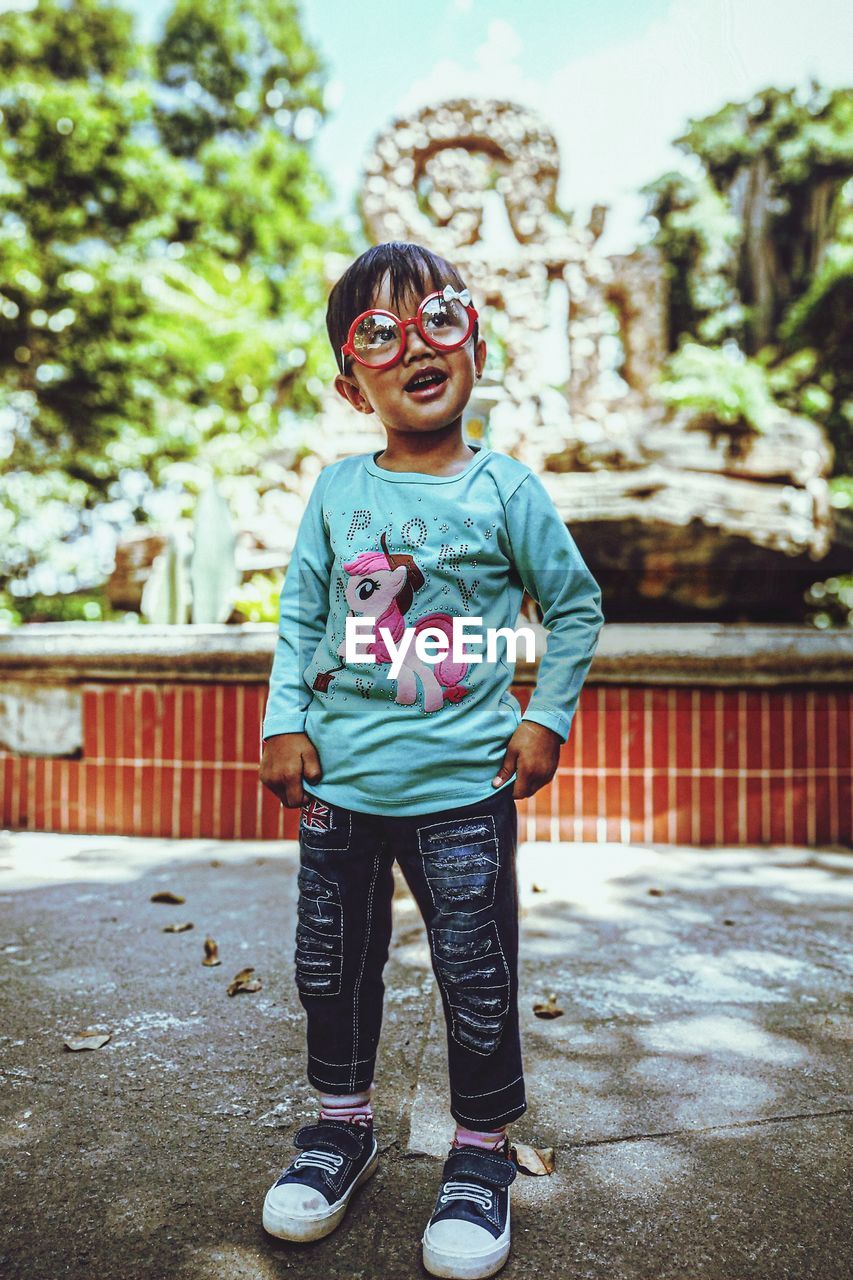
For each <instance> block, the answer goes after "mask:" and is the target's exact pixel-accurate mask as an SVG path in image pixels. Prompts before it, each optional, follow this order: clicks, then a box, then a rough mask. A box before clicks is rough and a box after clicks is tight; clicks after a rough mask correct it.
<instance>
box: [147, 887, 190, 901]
mask: <svg viewBox="0 0 853 1280" xmlns="http://www.w3.org/2000/svg"><path fill="white" fill-rule="evenodd" d="M151 901H152V902H186V898H182V897H181V895H180V894H179V893H172V890H171V889H161V890H160V892H159V893H152V895H151Z"/></svg>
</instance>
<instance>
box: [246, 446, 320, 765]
mask: <svg viewBox="0 0 853 1280" xmlns="http://www.w3.org/2000/svg"><path fill="white" fill-rule="evenodd" d="M326 483H327V481H326V479H325V474H324V472H322V471H321V472H320V475H319V476H318V477H317V480H316V482H315V484H314V488H313V489H312V490H311V495H310V497H309V499H308V502H307V505H306V507H305V510H304V512H303V513H302V519H301V521H300V524H299V529H298V530H297V534H296V541H295V543H294V546H293V554H292V555H291V557H290V563H289V564H288V566H287V571H286V573H285V575H284V582H283V583H282V588H281V595H280V597H279V620H278V639H277V641H276V647H275V655H274V657H273V664H272V670H271V672H270V681H269V697H268V699H267V707H266V712H265V714H264V721H263V727H262V729H261V737H262V739H264V740H266V739H267V738H271V737H273V736H274V735H275V734H277V733H301V732H302V731H303V730H304V728H305V715H306V712H307V710H308V707H309V706H310V703H311V699H312V697H313V693H312V691H311V688H310V686H309V685H308V682H307V681H306V680H305V679H304V678H303V672H304V671H305V669H306V667H307V666H308V664H309V663H310V661H311V659H312V658H313V656H314V653H315V652H316V649H317V645H318V644H319V643H320V641H321V640H322V638H323V636H324V634H325V631H326V622H327V619H328V615H329V581H330V578H331V572H332V565H333V563H334V552H333V551H332V547H331V544H330V542H329V534H328V530H327V528H326V523H325V520H324V518H323V492H324V490H325V487H326Z"/></svg>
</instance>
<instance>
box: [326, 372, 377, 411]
mask: <svg viewBox="0 0 853 1280" xmlns="http://www.w3.org/2000/svg"><path fill="white" fill-rule="evenodd" d="M335 390H336V391H337V393H338V395H341V396H343V398H344V399H345V400H349V402H350V404H351V405H352V407H353V408H354V409H357V410H358V412H359V413H374V412H375V410H374V408H373V405H372V404H371V403H370V401H369V400H367V399H366V398H365V396H364V393H363V392H362V390H361V387H360V386H359V385H358V383H357V382H356V381H355V379H354V378H348V377H346V376H345V375H344V374H342V373H339V374H338V376H337V377H336V378H335Z"/></svg>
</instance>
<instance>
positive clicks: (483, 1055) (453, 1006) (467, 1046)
mask: <svg viewBox="0 0 853 1280" xmlns="http://www.w3.org/2000/svg"><path fill="white" fill-rule="evenodd" d="M489 925H494V926H495V929H494V933H495V941H496V942H497V944H498V950H499V951H500V953H501V960H502V961H503V966H504V972H505V973H506V984H504V983H501V984H500V986H497V987H468V988H466V990H469V991H493V990H494V991H503V990H504V989H506V993H507V994H506V999H507V1004H506V1008H505V1009H503V1010H502V1011H501V1016H502V1017H503V1016H504V1015H506V1014H507V1013H508V1012H509V999H510V988H511V980H510V975H509V965H508V964H507V962H506V955H505V954H504V949H503V947H502V946H501V937H500V931H499V929H498V922H497V920H495V919H491V920H485V921H484V922H483V923H482V924H480V925H475V926H474V928H473V929H457V930H454V932H456V933H478V932H481V931H482V930H483V929H488V927H489ZM435 928H436V926H435V925H431V926H430V931H429V932H430V938H431V940H432V950H433V954H435ZM482 958H483V959H488V956H485V957H482ZM439 959H442V957H439ZM445 963H452V962H451V961H445ZM436 970H438V965H436ZM436 977H437V978H438V982H439V986H440V987H441V988H442V990H443V991H444V994H445V997H446V999H447V1003H448V1005H449V1006H450V1008H451V1009H453V1010H454V1011H455V1010H457V1009H463V1010H464V1009H465V1005H464V1004H462V1003H456V1004H454V1003H453V1001H452V1000H451V998H450V992H449V991H448V989H447V981H446V979H445V978H443V977H441V975H440V973H439V972H436ZM462 998H463V997H460V996H459V994H457V996H456V999H457V1001H460V999H462ZM468 1012H470V1010H469V1011H468ZM457 1027H458V1019H457V1017H456V1015H455V1012H454V1014H453V1015H452V1016H451V1027H450V1034H451V1036H452V1037H453V1039H454V1040H455V1041H456V1043H457V1044H458V1045H460V1046H461V1047H462V1048H463V1049H467V1050H468V1051H469V1053H478V1054H479V1055H480V1057H481V1058H488V1057H491V1054H492V1053H494V1052H495V1051H494V1050H490V1051H488V1052H486V1053H484V1052H483V1051H482V1050H481V1049H475V1048H474V1047H473V1046H472V1045H470V1044H465V1043H464V1041H462V1040H460V1039H459V1037H458V1035H457V1034H456V1031H457ZM466 1096H469V1097H473V1096H476V1095H473V1094H469V1095H466Z"/></svg>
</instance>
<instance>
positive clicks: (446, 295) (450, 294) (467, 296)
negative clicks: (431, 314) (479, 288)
mask: <svg viewBox="0 0 853 1280" xmlns="http://www.w3.org/2000/svg"><path fill="white" fill-rule="evenodd" d="M441 297H442V299H443V301H444V302H452V301H453V299H454V298H456V299H457V300H458V301H459V302H461V303H462V305H463V307H467V306H470V305H471V293H470V291H469V290H468V289H463V290H462V291H461V292H459V293H457V291H456V290H455V289H454V288H453V285H452V284H446V285H445V286H444V289H443V291H442V294H441Z"/></svg>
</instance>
